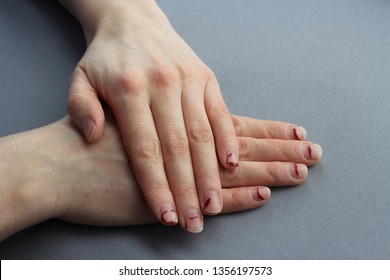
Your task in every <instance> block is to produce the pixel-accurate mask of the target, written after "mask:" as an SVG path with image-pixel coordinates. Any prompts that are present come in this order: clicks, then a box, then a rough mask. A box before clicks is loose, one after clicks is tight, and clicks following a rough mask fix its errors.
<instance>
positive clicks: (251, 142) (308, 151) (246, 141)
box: [238, 137, 322, 166]
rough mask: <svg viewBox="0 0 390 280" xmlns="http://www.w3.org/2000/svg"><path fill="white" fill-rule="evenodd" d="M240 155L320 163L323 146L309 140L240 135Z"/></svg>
mask: <svg viewBox="0 0 390 280" xmlns="http://www.w3.org/2000/svg"><path fill="white" fill-rule="evenodd" d="M238 142H239V143H240V157H241V159H242V160H249V161H285V162H296V163H303V164H306V165H308V166H311V165H314V164H316V163H318V162H319V161H320V159H321V156H322V148H321V146H320V145H318V144H314V143H311V142H308V141H296V140H278V139H255V138H249V137H238Z"/></svg>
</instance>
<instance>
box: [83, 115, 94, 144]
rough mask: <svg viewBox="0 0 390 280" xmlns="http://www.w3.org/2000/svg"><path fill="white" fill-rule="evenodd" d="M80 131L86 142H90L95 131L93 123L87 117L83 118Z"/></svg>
mask: <svg viewBox="0 0 390 280" xmlns="http://www.w3.org/2000/svg"><path fill="white" fill-rule="evenodd" d="M82 130H83V133H84V136H85V138H86V139H87V141H88V142H91V141H92V139H93V136H94V134H95V130H96V124H95V122H94V121H93V120H92V119H91V118H89V117H87V118H85V119H84V121H83V124H82Z"/></svg>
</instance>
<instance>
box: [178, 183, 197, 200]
mask: <svg viewBox="0 0 390 280" xmlns="http://www.w3.org/2000/svg"><path fill="white" fill-rule="evenodd" d="M177 194H178V195H179V196H180V197H185V198H191V197H197V192H196V188H195V185H193V184H182V187H181V188H180V189H178V190H177Z"/></svg>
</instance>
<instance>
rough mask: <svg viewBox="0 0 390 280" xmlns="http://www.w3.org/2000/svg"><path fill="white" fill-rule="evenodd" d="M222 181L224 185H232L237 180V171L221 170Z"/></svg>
mask: <svg viewBox="0 0 390 280" xmlns="http://www.w3.org/2000/svg"><path fill="white" fill-rule="evenodd" d="M222 172H223V174H222V177H223V181H224V182H226V183H228V182H229V183H234V182H236V181H237V178H238V169H237V170H235V169H234V170H228V169H223V171H222Z"/></svg>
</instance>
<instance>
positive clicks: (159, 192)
mask: <svg viewBox="0 0 390 280" xmlns="http://www.w3.org/2000/svg"><path fill="white" fill-rule="evenodd" d="M147 190H149V191H150V192H148V195H149V196H150V197H164V196H165V195H166V193H167V192H169V191H170V190H169V185H168V183H167V182H158V181H157V182H154V183H153V184H152V185H151V186H150V188H147Z"/></svg>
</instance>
